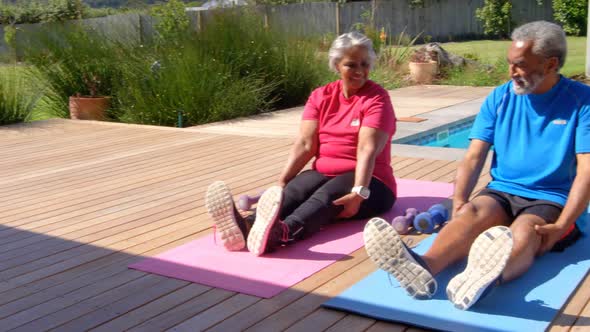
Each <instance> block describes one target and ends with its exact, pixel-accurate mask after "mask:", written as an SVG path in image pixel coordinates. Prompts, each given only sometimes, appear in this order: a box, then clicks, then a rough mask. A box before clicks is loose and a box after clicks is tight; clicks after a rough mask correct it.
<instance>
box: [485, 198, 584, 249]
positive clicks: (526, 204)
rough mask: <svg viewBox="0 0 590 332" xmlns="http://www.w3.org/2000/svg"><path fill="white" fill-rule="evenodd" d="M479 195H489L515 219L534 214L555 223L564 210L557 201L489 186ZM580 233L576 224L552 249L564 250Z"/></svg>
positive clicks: (547, 221) (549, 222)
mask: <svg viewBox="0 0 590 332" xmlns="http://www.w3.org/2000/svg"><path fill="white" fill-rule="evenodd" d="M477 196H488V197H491V198H493V199H495V200H496V202H498V204H500V206H502V208H503V209H504V211H505V212H506V214H507V215H508V217H510V218H511V219H512V220H513V221H514V220H515V219H516V217H518V216H519V215H521V214H532V215H535V216H538V217H541V218H543V220H545V222H546V223H548V224H553V223H555V221H557V218H559V215H560V214H561V211H562V210H563V206H561V205H560V204H557V203H555V202H551V201H547V200H543V199H533V198H526V197H521V196H517V195H512V194H508V193H505V192H503V191H499V190H494V189H489V188H485V189H483V190H482V191H480V192H479V193H478V194H477ZM580 235H581V232H580V230H579V229H578V226H577V225H575V224H574V226H572V227H571V228H570V229H569V230H568V232H567V233H566V234H565V235H564V236H563V237H562V238H561V240H559V241H558V242H557V243H556V244H555V245H554V246H553V248H552V249H551V251H563V250H564V249H565V248H567V247H569V246H571V245H572V244H574V243H575V242H576V241H577V240H578V239H579V238H580Z"/></svg>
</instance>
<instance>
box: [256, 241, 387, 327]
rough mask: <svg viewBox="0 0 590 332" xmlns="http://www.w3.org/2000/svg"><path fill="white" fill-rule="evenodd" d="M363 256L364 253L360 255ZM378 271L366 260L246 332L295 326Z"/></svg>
mask: <svg viewBox="0 0 590 332" xmlns="http://www.w3.org/2000/svg"><path fill="white" fill-rule="evenodd" d="M359 254H360V255H362V254H363V253H362V252H361V253H359ZM365 255H366V253H365ZM375 269H376V267H375V264H374V263H373V262H372V261H371V260H370V259H368V258H367V259H365V260H364V261H362V262H361V263H359V264H358V265H357V266H355V268H354V269H351V270H347V271H346V272H344V273H342V274H341V275H339V276H338V277H336V278H334V279H332V280H331V281H330V282H328V283H326V284H324V285H322V286H320V287H319V288H317V289H315V290H314V292H313V293H309V294H306V295H305V296H303V297H302V298H300V299H298V300H296V301H295V302H293V303H291V304H289V305H287V306H285V307H284V308H282V309H281V310H279V311H278V312H276V313H274V314H272V315H271V316H269V317H267V318H266V319H264V320H263V321H261V322H259V323H257V324H256V325H254V326H252V327H251V328H248V329H247V330H246V331H251V332H254V331H257V332H262V331H280V330H283V329H286V328H288V327H290V326H291V325H293V324H295V323H296V322H297V321H298V320H300V319H301V318H303V317H305V316H307V315H309V314H311V313H312V312H314V311H315V310H316V309H318V308H319V306H320V305H321V304H322V303H324V302H325V301H326V300H327V299H329V298H330V297H333V296H335V295H338V294H339V293H340V292H342V291H343V290H345V289H346V288H348V287H350V286H352V285H353V284H354V283H355V282H356V281H358V280H359V278H362V277H363V276H367V275H368V274H369V273H370V272H374V271H375Z"/></svg>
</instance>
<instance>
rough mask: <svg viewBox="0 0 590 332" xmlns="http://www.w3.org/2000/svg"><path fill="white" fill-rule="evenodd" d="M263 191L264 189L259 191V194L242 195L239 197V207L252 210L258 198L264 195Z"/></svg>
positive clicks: (243, 209)
mask: <svg viewBox="0 0 590 332" xmlns="http://www.w3.org/2000/svg"><path fill="white" fill-rule="evenodd" d="M263 192H264V191H261V192H259V193H258V195H254V196H249V195H242V196H240V198H239V199H238V209H240V210H242V211H249V210H251V209H252V205H254V204H256V203H258V200H259V199H260V196H262V193H263Z"/></svg>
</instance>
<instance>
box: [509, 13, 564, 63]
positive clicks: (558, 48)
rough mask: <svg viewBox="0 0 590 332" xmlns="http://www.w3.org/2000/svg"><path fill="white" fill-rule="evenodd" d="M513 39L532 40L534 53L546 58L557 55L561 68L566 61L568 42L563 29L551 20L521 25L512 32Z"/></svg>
mask: <svg viewBox="0 0 590 332" xmlns="http://www.w3.org/2000/svg"><path fill="white" fill-rule="evenodd" d="M511 38H512V40H513V41H518V40H522V41H532V42H533V53H534V54H536V55H539V56H542V57H545V58H547V59H548V58H551V57H557V59H558V60H559V68H561V67H563V64H564V63H565V56H566V55H567V42H566V39H565V32H563V29H562V28H561V27H560V26H559V25H557V24H555V23H551V22H547V21H535V22H531V23H527V24H524V25H521V26H520V27H518V28H516V29H515V30H514V31H513V32H512V36H511Z"/></svg>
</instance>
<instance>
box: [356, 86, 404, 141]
mask: <svg viewBox="0 0 590 332" xmlns="http://www.w3.org/2000/svg"><path fill="white" fill-rule="evenodd" d="M368 103H369V104H368V107H367V108H366V111H365V113H364V116H363V123H362V126H363V127H369V128H375V129H380V130H383V131H384V132H386V133H389V134H390V135H393V134H394V133H395V127H396V124H395V121H396V120H395V113H394V111H393V105H391V100H390V99H389V94H387V92H385V93H383V94H379V95H378V96H376V97H374V98H372V99H371V100H370V101H369V102H368Z"/></svg>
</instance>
